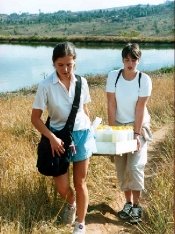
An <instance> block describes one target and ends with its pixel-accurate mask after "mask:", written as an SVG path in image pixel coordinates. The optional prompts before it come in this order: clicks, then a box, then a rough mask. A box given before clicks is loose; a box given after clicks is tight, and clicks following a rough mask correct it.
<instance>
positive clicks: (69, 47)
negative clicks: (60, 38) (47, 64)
mask: <svg viewBox="0 0 175 234" xmlns="http://www.w3.org/2000/svg"><path fill="white" fill-rule="evenodd" d="M65 56H73V59H76V52H75V46H74V44H73V43H71V42H67V41H66V42H61V43H58V44H57V45H56V46H55V48H54V49H53V55H52V61H53V63H54V62H55V61H56V60H57V59H58V58H62V57H65Z"/></svg>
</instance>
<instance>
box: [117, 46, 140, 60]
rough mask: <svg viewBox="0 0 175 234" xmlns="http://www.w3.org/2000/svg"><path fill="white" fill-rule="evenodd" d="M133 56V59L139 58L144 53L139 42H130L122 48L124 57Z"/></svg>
mask: <svg viewBox="0 0 175 234" xmlns="http://www.w3.org/2000/svg"><path fill="white" fill-rule="evenodd" d="M128 55H129V56H131V58H133V59H139V58H140V57H141V55H142V52H141V50H140V48H139V45H138V44H137V43H128V44H127V45H126V46H125V47H124V48H123V50H122V58H123V59H124V58H127V57H128Z"/></svg>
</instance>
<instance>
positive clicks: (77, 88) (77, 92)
mask: <svg viewBox="0 0 175 234" xmlns="http://www.w3.org/2000/svg"><path fill="white" fill-rule="evenodd" d="M75 77H76V78H77V81H76V86H75V97H74V101H73V104H72V109H71V112H70V114H69V116H68V119H67V122H66V125H65V126H66V127H68V129H69V131H70V132H72V131H73V127H74V122H75V118H76V114H77V111H78V109H79V104H80V96H81V83H82V81H81V77H80V76H78V75H75Z"/></svg>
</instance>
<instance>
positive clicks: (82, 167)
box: [73, 159, 89, 223]
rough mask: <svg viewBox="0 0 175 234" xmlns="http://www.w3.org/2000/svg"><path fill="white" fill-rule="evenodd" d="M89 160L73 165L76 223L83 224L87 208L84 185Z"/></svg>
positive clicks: (87, 200) (86, 192)
mask: <svg viewBox="0 0 175 234" xmlns="http://www.w3.org/2000/svg"><path fill="white" fill-rule="evenodd" d="M88 165H89V159H86V160H84V161H81V162H74V164H73V181H74V186H75V191H76V203H77V217H78V218H77V221H78V222H79V223H82V222H84V220H85V216H86V213H87V208H88V202H89V197H88V190H87V185H86V177H87V171H88Z"/></svg>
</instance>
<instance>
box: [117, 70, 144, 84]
mask: <svg viewBox="0 0 175 234" xmlns="http://www.w3.org/2000/svg"><path fill="white" fill-rule="evenodd" d="M122 71H123V69H120V71H119V72H118V75H117V78H116V81H115V88H116V85H117V82H118V79H119V77H120V75H121V73H122ZM141 77H142V73H141V72H139V80H138V82H139V88H140V80H141Z"/></svg>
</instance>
